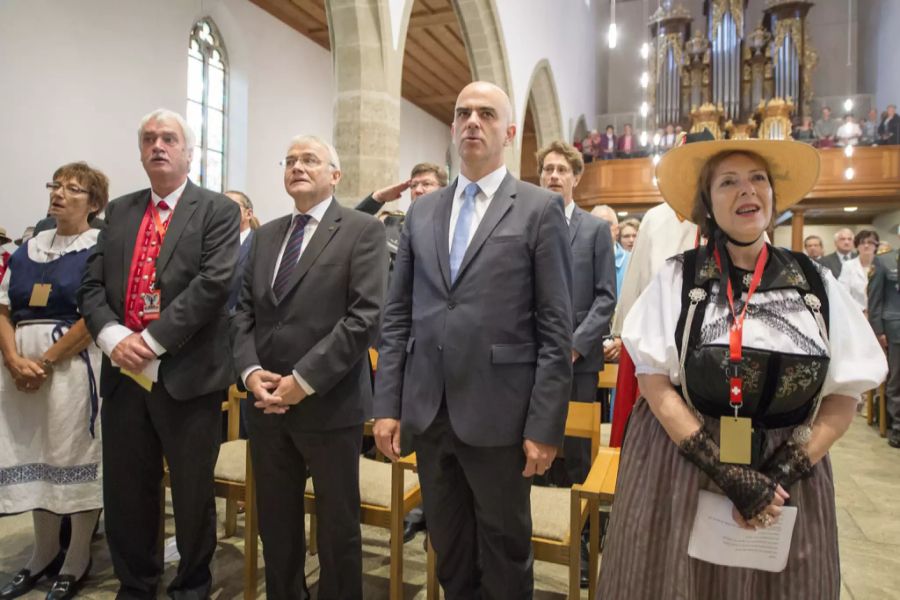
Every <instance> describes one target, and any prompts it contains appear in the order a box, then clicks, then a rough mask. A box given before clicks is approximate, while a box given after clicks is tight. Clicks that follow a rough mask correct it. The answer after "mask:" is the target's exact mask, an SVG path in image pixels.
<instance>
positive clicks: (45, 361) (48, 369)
mask: <svg viewBox="0 0 900 600" xmlns="http://www.w3.org/2000/svg"><path fill="white" fill-rule="evenodd" d="M38 364H39V365H41V369H43V371H44V374H46V375H50V374H51V373H53V361H52V360H50V359H49V358H42V359H41V360H40V361H39V362H38Z"/></svg>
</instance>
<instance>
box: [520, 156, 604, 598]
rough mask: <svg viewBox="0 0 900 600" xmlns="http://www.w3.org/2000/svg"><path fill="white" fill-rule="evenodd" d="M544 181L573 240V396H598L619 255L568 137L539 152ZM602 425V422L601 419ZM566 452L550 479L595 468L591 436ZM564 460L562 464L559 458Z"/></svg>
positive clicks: (575, 477) (568, 442)
mask: <svg viewBox="0 0 900 600" xmlns="http://www.w3.org/2000/svg"><path fill="white" fill-rule="evenodd" d="M537 160H538V172H539V173H540V178H541V179H540V181H541V187H543V188H546V189H548V190H550V191H551V192H556V193H557V194H562V197H563V200H564V201H565V214H566V221H567V222H568V224H569V239H570V241H571V244H572V287H573V301H574V302H573V310H574V314H575V332H574V333H573V334H572V369H573V371H574V375H573V377H572V392H571V394H570V395H569V398H570V399H571V400H574V401H576V402H595V401H596V400H597V379H598V373H599V371H600V370H601V369H603V358H604V351H603V337H604V336H605V335H606V334H608V333H609V326H610V322H611V321H612V316H613V312H614V311H615V309H616V260H615V251H614V250H613V241H612V234H611V233H610V224H609V223H608V222H606V221H604V220H603V219H600V218H598V217H595V216H593V215H592V214H590V213H588V212H587V211H584V210H582V209H581V208H579V207H578V206H577V205H576V204H575V187H576V186H577V185H578V182H579V181H580V180H581V174H582V172H583V171H584V160H583V159H582V158H581V153H580V152H579V151H578V150H577V149H575V148H574V147H572V146H570V145H569V144H566V143H564V142H558V141H557V142H552V143H550V145H548V146H546V147H544V148H542V149H541V150H540V151H538V153H537ZM598 425H599V424H598ZM563 449H564V450H565V458H564V459H563V460H562V461H557V464H555V465H553V468H552V469H551V472H550V473H549V474H548V475H549V480H550V482H552V483H554V484H556V485H559V486H565V487H571V486H572V484H575V483H583V482H584V480H585V479H586V478H587V475H588V471H590V468H591V442H590V440H587V439H584V438H575V437H567V438H565V442H564V443H563ZM559 462H562V464H559ZM588 559H589V555H588V538H587V529H585V531H584V534H583V535H582V538H581V586H582V587H584V588H586V587H587V586H588Z"/></svg>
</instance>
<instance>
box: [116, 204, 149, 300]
mask: <svg viewBox="0 0 900 600" xmlns="http://www.w3.org/2000/svg"><path fill="white" fill-rule="evenodd" d="M148 202H150V190H147V191H145V192H140V193H138V194H135V195H134V197H133V198H131V200H130V201H129V203H128V205H127V206H125V207H124V210H125V215H124V216H123V217H122V223H123V225H122V228H123V230H124V232H125V233H124V234H123V238H122V274H123V275H122V280H123V282H122V294H123V296H122V298H128V284H129V283H130V282H129V280H128V276H129V275H130V274H131V261H132V260H133V259H134V244H135V242H137V236H138V234H139V233H140V231H141V222H142V221H143V220H144V212H145V211H146V210H147V203H148Z"/></svg>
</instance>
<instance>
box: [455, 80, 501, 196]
mask: <svg viewBox="0 0 900 600" xmlns="http://www.w3.org/2000/svg"><path fill="white" fill-rule="evenodd" d="M450 133H451V136H452V137H453V143H454V144H455V145H456V148H457V151H458V152H459V157H460V158H461V159H462V164H461V166H460V171H461V172H462V174H463V175H465V176H466V177H467V178H468V179H469V180H471V181H478V180H479V179H481V178H482V177H484V176H485V175H488V174H490V173H492V172H494V171H496V170H497V169H499V168H500V167H501V166H502V165H503V149H504V148H505V147H506V146H508V145H509V144H511V143H512V141H513V139H514V138H515V135H516V126H515V125H514V124H513V123H512V104H511V102H510V100H509V96H507V94H506V92H504V91H503V90H502V89H500V88H499V87H498V86H496V85H495V84H493V83H489V82H487V81H473V82H472V83H470V84H469V85H467V86H466V87H464V88H463V89H462V91H461V92H460V93H459V96H457V98H456V108H455V109H454V115H453V124H452V125H451V126H450Z"/></svg>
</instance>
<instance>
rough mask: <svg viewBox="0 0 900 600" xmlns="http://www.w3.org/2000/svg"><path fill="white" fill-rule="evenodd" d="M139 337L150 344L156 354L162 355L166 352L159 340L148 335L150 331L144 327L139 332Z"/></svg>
mask: <svg viewBox="0 0 900 600" xmlns="http://www.w3.org/2000/svg"><path fill="white" fill-rule="evenodd" d="M141 338H143V340H144V341H145V342H147V345H148V346H150V349H151V350H153V352H154V353H155V354H156V356H162V355H163V354H165V353H166V349H165V348H163V347H162V346H161V345H160V343H159V342H157V341H156V340H155V339H153V336H152V335H150V332H149V331H147V330H146V329H145V330H143V331H142V332H141Z"/></svg>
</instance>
